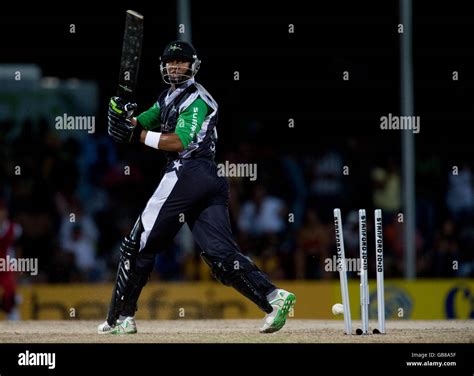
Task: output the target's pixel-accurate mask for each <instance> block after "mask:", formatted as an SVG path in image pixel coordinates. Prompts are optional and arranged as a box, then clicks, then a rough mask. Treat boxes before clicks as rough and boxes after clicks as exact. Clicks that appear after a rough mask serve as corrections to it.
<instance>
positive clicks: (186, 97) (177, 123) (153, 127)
mask: <svg viewBox="0 0 474 376" xmlns="http://www.w3.org/2000/svg"><path fill="white" fill-rule="evenodd" d="M217 113H218V105H217V103H216V101H215V100H214V99H213V98H212V96H211V95H210V94H209V93H208V92H207V90H206V89H204V87H203V86H202V85H200V84H198V83H197V82H195V81H194V79H191V80H189V81H187V82H185V83H184V84H182V85H181V86H179V87H178V88H176V90H174V91H171V89H168V90H165V91H163V92H162V93H161V94H160V95H159V97H158V100H157V101H156V102H155V104H154V105H153V106H152V107H151V108H150V109H149V110H147V111H145V112H143V113H141V114H140V115H139V116H138V117H137V120H138V122H139V123H140V125H141V126H142V127H143V128H144V129H146V130H149V131H158V132H162V133H176V134H177V135H178V137H179V138H180V140H181V142H182V143H183V148H184V150H183V151H182V152H180V153H176V152H165V154H166V156H167V158H168V160H169V161H170V160H173V159H176V158H196V157H209V158H211V159H213V158H214V155H215V149H216V145H215V143H216V141H217V129H216V125H217V117H218V116H217V115H218V114H217Z"/></svg>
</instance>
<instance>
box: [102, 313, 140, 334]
mask: <svg viewBox="0 0 474 376" xmlns="http://www.w3.org/2000/svg"><path fill="white" fill-rule="evenodd" d="M136 332H137V323H136V322H135V318H134V317H132V316H128V317H124V318H122V319H118V320H117V323H116V324H115V325H114V326H110V325H109V323H108V322H107V321H105V322H104V323H102V324H100V325H99V326H98V327H97V333H99V334H135V333H136Z"/></svg>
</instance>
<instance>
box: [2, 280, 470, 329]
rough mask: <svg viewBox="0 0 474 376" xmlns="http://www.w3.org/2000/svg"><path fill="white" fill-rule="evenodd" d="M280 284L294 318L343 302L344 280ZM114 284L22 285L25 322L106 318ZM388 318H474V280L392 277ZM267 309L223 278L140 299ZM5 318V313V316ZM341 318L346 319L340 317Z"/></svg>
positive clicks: (150, 290)
mask: <svg viewBox="0 0 474 376" xmlns="http://www.w3.org/2000/svg"><path fill="white" fill-rule="evenodd" d="M278 286H279V287H281V288H285V289H288V290H291V291H293V292H295V294H296V297H297V303H296V306H295V311H294V312H292V314H293V317H295V318H299V319H332V318H335V316H333V315H332V313H331V307H332V305H333V304H334V303H338V302H341V293H340V286H339V281H338V280H332V281H327V282H324V281H291V282H290V281H281V282H279V283H278ZM369 287H370V307H369V308H370V319H376V317H377V312H376V308H377V305H376V302H377V292H376V281H375V280H370V281H369ZM111 291H112V285H111V284H75V285H72V284H71V285H69V284H68V285H43V284H42V285H29V286H23V287H21V288H20V294H21V298H22V301H23V303H22V304H21V318H22V319H24V320H58V319H65V320H67V319H71V318H73V319H74V318H75V319H103V318H104V317H105V316H106V312H107V306H108V303H109V300H110V295H111ZM349 292H350V301H351V313H352V317H353V319H360V298H359V284H358V283H357V282H356V281H351V282H350V283H349ZM385 306H386V307H385V308H386V318H387V319H395V320H397V319H399V320H404V319H423V320H442V319H451V318H452V319H469V318H474V280H472V279H450V280H441V279H433V280H428V279H427V280H417V281H405V280H386V281H385ZM262 314H263V313H262V312H261V311H260V310H259V309H258V308H257V307H256V306H255V305H254V304H253V303H252V302H250V301H249V300H247V299H246V298H244V297H243V296H241V295H240V294H238V293H237V292H236V291H235V290H233V289H232V288H230V287H226V286H223V285H220V284H219V283H217V282H212V281H209V282H186V283H184V282H183V283H164V282H157V281H150V283H148V285H147V286H146V287H145V289H144V291H143V293H142V296H141V298H140V301H139V310H138V312H137V318H139V319H211V318H212V319H218V318H223V319H226V318H228V319H230V318H244V319H247V318H261V317H262ZM0 318H4V316H0ZM339 319H341V317H339Z"/></svg>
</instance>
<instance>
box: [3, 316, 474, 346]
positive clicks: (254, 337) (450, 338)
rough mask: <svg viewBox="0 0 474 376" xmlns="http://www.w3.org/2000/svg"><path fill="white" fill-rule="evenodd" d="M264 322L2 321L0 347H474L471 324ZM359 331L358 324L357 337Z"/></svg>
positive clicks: (444, 322) (463, 321)
mask: <svg viewBox="0 0 474 376" xmlns="http://www.w3.org/2000/svg"><path fill="white" fill-rule="evenodd" d="M260 323H261V321H260V320H182V321H180V320H162V321H141V320H139V321H137V325H138V334H134V335H99V334H97V333H96V327H97V324H98V322H96V321H17V322H7V321H3V322H0V343H474V321H468V320H452V321H396V322H390V321H388V322H387V323H386V331H387V333H386V334H385V335H370V336H358V335H353V336H347V335H344V333H343V322H342V321H323V320H296V319H295V320H291V319H290V320H289V321H288V322H287V324H286V326H285V327H284V328H283V329H282V330H281V331H279V332H277V333H272V334H260V333H259V332H258V328H259V325H260ZM371 324H372V323H371ZM375 325H376V323H373V324H372V325H371V328H373V327H375ZM358 327H359V326H358V325H356V323H355V322H354V323H353V330H354V333H355V330H356V329H357V328H358Z"/></svg>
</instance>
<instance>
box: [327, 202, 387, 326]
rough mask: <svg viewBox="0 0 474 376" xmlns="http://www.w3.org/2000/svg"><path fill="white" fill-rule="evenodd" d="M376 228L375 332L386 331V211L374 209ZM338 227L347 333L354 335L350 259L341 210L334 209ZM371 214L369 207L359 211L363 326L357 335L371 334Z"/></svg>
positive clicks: (338, 267) (338, 262) (339, 261)
mask: <svg viewBox="0 0 474 376" xmlns="http://www.w3.org/2000/svg"><path fill="white" fill-rule="evenodd" d="M374 219H375V222H374V227H375V255H376V272H377V313H378V328H376V329H374V330H373V333H374V334H384V333H385V300H384V298H385V294H384V275H383V228H382V210H381V209H376V210H375V212H374ZM334 228H335V233H336V252H337V256H336V258H337V270H338V271H339V279H340V283H341V295H342V305H343V310H344V332H345V333H346V334H349V335H350V334H352V320H351V309H350V302H349V289H348V285H347V262H346V256H345V250H344V233H343V230H342V219H341V210H340V209H339V208H336V209H334ZM367 243H368V242H367V216H366V213H365V209H360V210H359V257H360V265H361V267H360V271H359V272H360V306H361V321H362V329H357V331H356V333H357V334H369V303H370V301H369V300H370V299H369V283H368V269H369V268H368V251H367V248H368V246H367Z"/></svg>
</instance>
